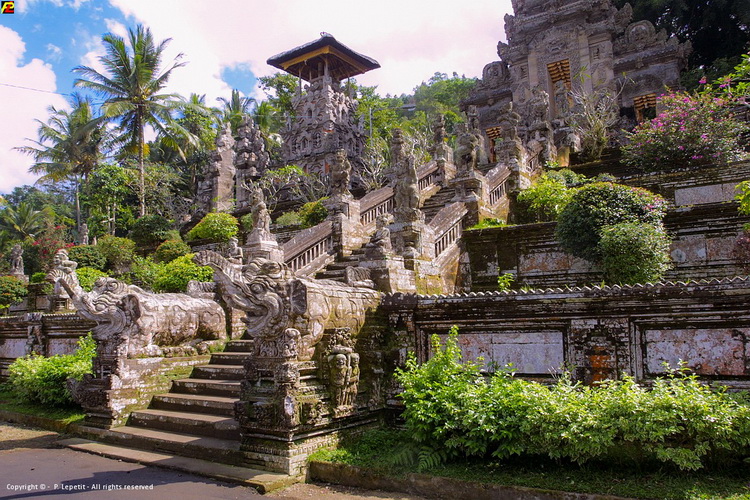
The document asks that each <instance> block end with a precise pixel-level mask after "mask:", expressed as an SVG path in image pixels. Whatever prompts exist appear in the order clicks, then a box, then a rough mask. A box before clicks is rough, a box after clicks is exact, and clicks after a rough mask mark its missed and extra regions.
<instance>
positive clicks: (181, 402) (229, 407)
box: [149, 392, 238, 418]
mask: <svg viewBox="0 0 750 500" xmlns="http://www.w3.org/2000/svg"><path fill="white" fill-rule="evenodd" d="M237 401H238V399H237V398H228V397H222V396H206V395H205V394H178V393H174V392H170V393H168V394H157V395H156V396H154V397H153V399H152V400H151V406H150V407H149V408H151V409H155V410H171V411H182V412H195V413H209V414H211V415H222V416H225V417H232V418H234V403H235V402H237Z"/></svg>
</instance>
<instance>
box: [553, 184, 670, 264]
mask: <svg viewBox="0 0 750 500" xmlns="http://www.w3.org/2000/svg"><path fill="white" fill-rule="evenodd" d="M665 210H666V202H665V201H664V199H663V198H662V197H660V196H658V195H655V194H653V193H651V192H649V191H646V190H645V189H640V188H633V187H629V186H623V185H620V184H612V183H610V182H595V183H593V184H588V185H586V186H584V187H582V188H581V189H580V190H578V191H577V192H576V193H575V194H574V195H573V198H572V199H571V201H570V203H568V204H567V205H566V206H565V208H564V209H563V210H562V212H561V213H560V217H559V222H558V224H557V230H556V233H557V239H558V240H559V241H560V244H561V245H562V247H563V248H564V249H565V250H566V251H567V252H570V253H572V254H573V255H575V256H578V257H581V258H584V259H587V260H590V261H594V262H601V253H600V248H599V240H600V238H601V234H602V229H603V228H604V227H605V226H611V225H614V224H620V223H622V222H633V223H647V224H652V225H654V226H658V225H661V221H662V219H663V218H664V214H665Z"/></svg>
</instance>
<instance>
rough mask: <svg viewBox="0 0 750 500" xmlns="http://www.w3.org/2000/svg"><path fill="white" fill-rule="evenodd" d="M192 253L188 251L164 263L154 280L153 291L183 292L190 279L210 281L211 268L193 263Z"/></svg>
mask: <svg viewBox="0 0 750 500" xmlns="http://www.w3.org/2000/svg"><path fill="white" fill-rule="evenodd" d="M193 255H194V254H192V253H189V254H187V255H183V256H182V257H177V258H176V259H175V260H173V261H172V262H169V263H167V264H164V266H163V267H162V268H161V269H160V270H159V272H158V274H157V276H156V280H155V281H154V291H156V292H184V291H186V290H187V284H188V281H190V280H198V281H211V280H212V279H213V276H214V274H213V271H212V270H211V268H210V267H208V266H199V265H198V264H196V263H194V262H193Z"/></svg>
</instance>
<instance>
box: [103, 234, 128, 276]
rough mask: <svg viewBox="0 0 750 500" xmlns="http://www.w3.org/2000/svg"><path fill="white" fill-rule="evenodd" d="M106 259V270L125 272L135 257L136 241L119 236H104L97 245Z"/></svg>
mask: <svg viewBox="0 0 750 500" xmlns="http://www.w3.org/2000/svg"><path fill="white" fill-rule="evenodd" d="M96 247H97V248H98V249H99V251H100V252H101V254H102V255H104V258H105V259H107V266H106V269H112V270H114V271H115V272H118V273H123V272H125V271H126V270H127V269H128V267H130V264H131V263H132V262H133V257H135V241H133V240H130V239H128V238H120V237H118V236H103V237H101V238H99V241H98V242H97V244H96Z"/></svg>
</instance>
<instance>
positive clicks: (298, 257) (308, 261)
mask: <svg viewBox="0 0 750 500" xmlns="http://www.w3.org/2000/svg"><path fill="white" fill-rule="evenodd" d="M282 249H283V250H284V260H285V263H286V264H287V265H288V266H289V267H290V268H291V269H292V271H294V272H300V273H301V274H309V273H311V272H314V271H315V270H317V269H320V267H322V266H324V265H325V263H326V261H328V260H329V259H332V258H333V257H332V252H333V224H332V222H331V221H330V220H326V221H323V222H321V223H320V224H318V225H317V226H313V227H311V228H309V229H305V230H303V231H300V232H299V233H297V234H296V235H295V237H294V238H292V239H291V240H289V241H287V242H286V243H284V245H283V246H282Z"/></svg>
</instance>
